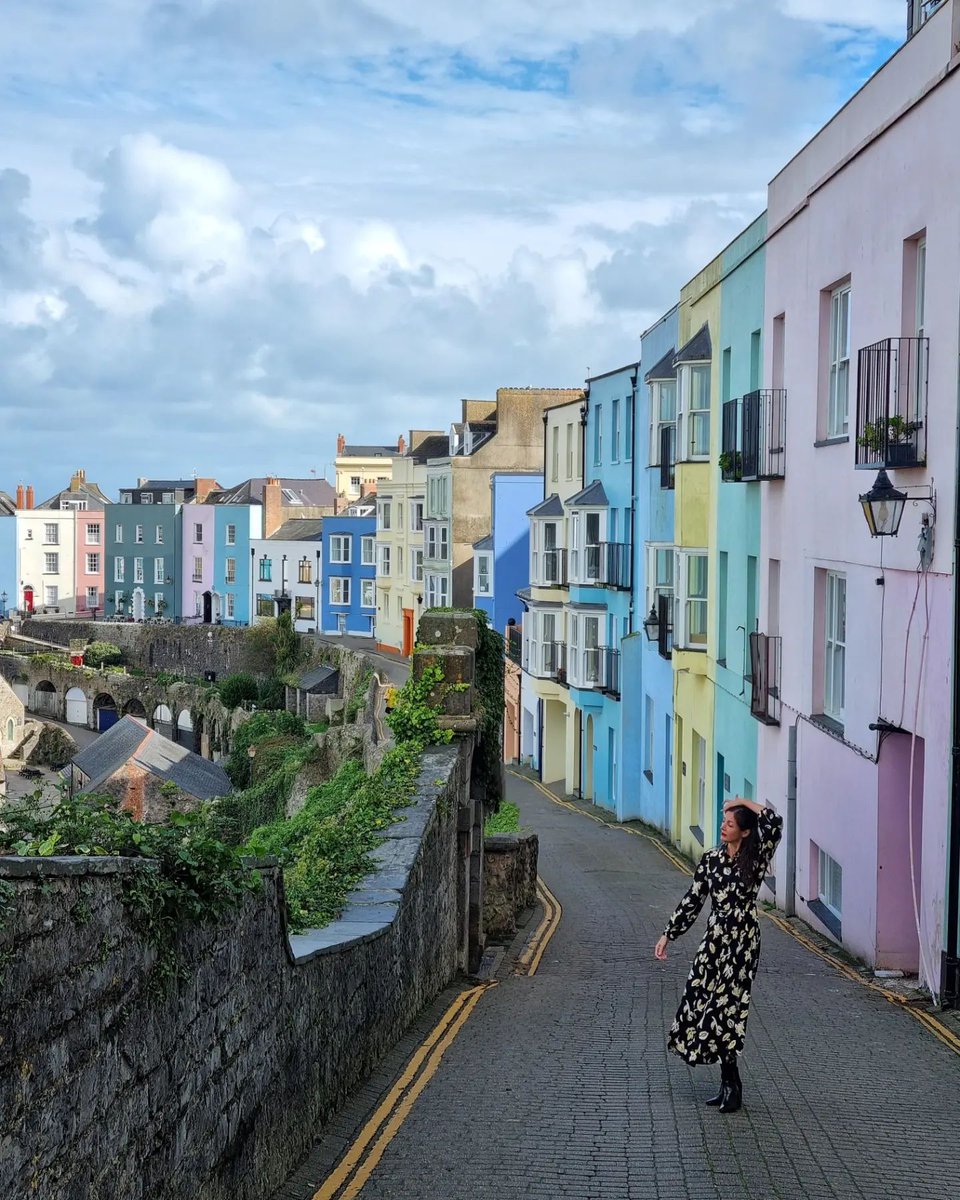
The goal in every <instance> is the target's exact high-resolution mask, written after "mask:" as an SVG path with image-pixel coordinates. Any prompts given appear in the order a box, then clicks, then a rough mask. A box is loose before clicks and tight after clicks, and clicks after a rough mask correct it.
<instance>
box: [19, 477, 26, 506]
mask: <svg viewBox="0 0 960 1200" xmlns="http://www.w3.org/2000/svg"><path fill="white" fill-rule="evenodd" d="M25 495H26V493H25V492H24V490H23V484H22V483H18V484H17V508H26V507H27V502H26V500H25V498H24V497H25Z"/></svg>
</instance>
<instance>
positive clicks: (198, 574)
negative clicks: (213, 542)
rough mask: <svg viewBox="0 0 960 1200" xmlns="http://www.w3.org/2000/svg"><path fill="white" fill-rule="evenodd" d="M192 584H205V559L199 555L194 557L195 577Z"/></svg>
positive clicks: (192, 578)
mask: <svg viewBox="0 0 960 1200" xmlns="http://www.w3.org/2000/svg"><path fill="white" fill-rule="evenodd" d="M190 582H191V583H203V558H202V557H200V556H199V555H196V554H195V555H194V556H193V575H192V577H191V580H190Z"/></svg>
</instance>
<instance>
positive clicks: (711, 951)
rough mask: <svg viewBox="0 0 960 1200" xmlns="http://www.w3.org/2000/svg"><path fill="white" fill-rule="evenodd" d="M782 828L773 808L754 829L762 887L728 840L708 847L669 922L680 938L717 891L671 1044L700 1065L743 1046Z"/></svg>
mask: <svg viewBox="0 0 960 1200" xmlns="http://www.w3.org/2000/svg"><path fill="white" fill-rule="evenodd" d="M782 833H783V818H782V817H778V816H777V814H776V813H775V812H774V811H773V810H772V809H770V808H765V809H763V811H762V812H761V813H760V814H759V817H758V823H757V830H756V833H755V834H754V835H753V836H755V837H757V838H758V839H759V841H760V864H759V865H760V870H759V873H758V877H757V883H756V884H755V885H749V884H746V883H744V882H743V880H741V878H740V873H739V871H738V870H737V868H736V866H735V864H734V860H733V859H732V858H731V857H730V855H729V854H728V853H727V848H726V846H723V845H721V846H717V847H716V848H715V849H713V850H708V851H707V853H706V854H704V856H703V858H701V859H700V862H699V864H698V866H697V869H696V871H695V872H694V875H693V883H692V884H691V885H690V890H689V891H688V892H687V894H686V895H685V896H684V897H683V899H682V900H681V901H680V903H679V905H678V906H677V911H676V912H675V913H674V914H673V916H672V917H671V918H670V922H669V924H668V925H667V928H666V931H665V932H666V936H667V938H668V939H669V940H670V941H674V940H675V939H676V938H678V937H680V936H681V934H684V933H686V932H687V930H688V929H689V928H690V926H691V925H692V924H693V923H694V921H695V920H696V919H697V917H698V916H699V914H700V910H701V909H702V908H703V904H704V901H705V900H706V898H707V896H708V895H709V896H710V899H711V909H710V919H709V921H708V923H707V931H706V933H705V934H704V935H703V941H702V942H701V943H700V948H699V949H698V950H697V956H696V958H695V959H694V960H693V966H692V967H691V968H690V975H689V977H688V978H687V986H686V988H685V989H684V993H683V999H682V1000H681V1001H680V1007H679V1008H678V1009H677V1017H676V1020H675V1021H674V1023H673V1027H672V1029H671V1030H670V1037H669V1039H668V1043H667V1044H668V1046H669V1047H670V1049H671V1050H672V1051H673V1052H674V1054H679V1055H680V1057H681V1058H683V1059H686V1061H687V1062H688V1063H691V1064H692V1065H697V1064H698V1063H716V1062H730V1061H732V1060H734V1059H735V1058H736V1056H737V1055H738V1054H739V1053H740V1052H741V1051H742V1050H743V1040H744V1037H745V1036H746V1030H747V1015H748V1013H749V1011H750V989H751V988H752V986H753V980H754V976H755V975H756V973H757V965H758V963H759V962H760V922H759V920H758V918H757V908H756V900H757V892H758V891H759V890H760V881H762V879H763V877H764V876H765V875H766V873H767V870H768V868H769V866H770V862H771V860H772V859H773V854H774V851H775V850H776V848H777V844H778V842H779V841H780V837H781V835H782Z"/></svg>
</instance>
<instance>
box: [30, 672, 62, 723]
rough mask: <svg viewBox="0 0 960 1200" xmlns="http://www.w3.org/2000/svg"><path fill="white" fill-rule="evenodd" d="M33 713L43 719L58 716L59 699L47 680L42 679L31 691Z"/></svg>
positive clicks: (55, 690)
mask: <svg viewBox="0 0 960 1200" xmlns="http://www.w3.org/2000/svg"><path fill="white" fill-rule="evenodd" d="M33 711H34V712H37V713H40V714H41V715H42V716H44V717H53V718H57V717H59V716H60V697H59V696H58V695H57V689H56V688H55V687H54V686H53V684H52V683H51V682H50V680H49V679H43V680H41V681H40V683H38V684H37V686H36V687H35V688H34V690H33Z"/></svg>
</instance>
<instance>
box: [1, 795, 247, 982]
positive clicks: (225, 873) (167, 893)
mask: <svg viewBox="0 0 960 1200" xmlns="http://www.w3.org/2000/svg"><path fill="white" fill-rule="evenodd" d="M4 825H5V828H4V829H3V831H2V832H0V853H3V854H25V855H40V856H47V855H51V854H93V855H100V854H104V855H114V854H116V855H123V856H124V857H127V858H142V859H149V860H150V862H149V863H147V864H146V865H145V867H144V869H143V870H141V871H136V872H134V873H132V874H131V875H129V876H127V877H126V878H125V880H124V885H123V886H124V895H123V900H124V905H125V906H126V908H127V911H128V912H129V914H130V917H131V920H132V921H133V924H134V926H135V928H137V929H138V930H139V932H140V933H141V934H142V935H143V936H144V937H145V938H146V940H147V942H148V943H149V944H150V945H152V946H153V947H154V949H155V950H156V951H157V963H156V967H155V971H156V972H157V976H156V979H155V983H159V984H160V985H164V984H166V983H169V981H170V980H171V979H173V978H174V977H175V976H177V975H178V974H179V968H178V963H177V957H176V938H177V935H178V933H179V931H180V929H181V927H182V926H183V925H184V923H190V924H194V925H199V924H203V923H205V922H208V921H216V920H219V919H220V918H221V917H222V916H224V915H225V914H226V913H228V912H230V911H232V910H233V909H235V908H236V907H237V905H239V904H240V902H241V901H242V900H243V898H244V896H246V895H248V894H249V893H250V892H251V891H253V890H255V889H256V888H257V887H258V886H259V883H260V878H259V876H258V875H257V874H256V873H255V872H252V871H250V870H249V869H248V868H247V867H245V866H244V864H243V862H242V860H241V856H240V853H239V851H237V850H236V849H235V848H232V847H230V846H227V845H225V844H224V843H223V842H222V841H220V840H219V839H218V838H217V837H216V836H215V835H214V830H213V826H212V825H211V822H210V810H209V808H208V807H206V806H203V807H201V808H199V809H197V810H196V811H195V812H192V813H180V812H176V813H172V814H171V816H170V819H169V820H168V821H167V822H166V823H164V824H158V825H147V824H142V823H141V822H138V821H135V820H134V819H133V817H132V816H131V815H130V814H129V813H126V812H123V811H121V810H120V809H119V808H118V807H117V805H116V801H115V800H113V799H112V798H111V797H108V796H92V795H91V796H87V795H84V796H76V797H74V798H72V799H63V800H62V801H61V802H60V804H59V805H58V806H57V807H56V808H55V809H53V810H52V811H51V812H49V813H47V814H41V813H38V812H37V811H36V810H33V809H24V810H14V811H8V812H5V814H4Z"/></svg>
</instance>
